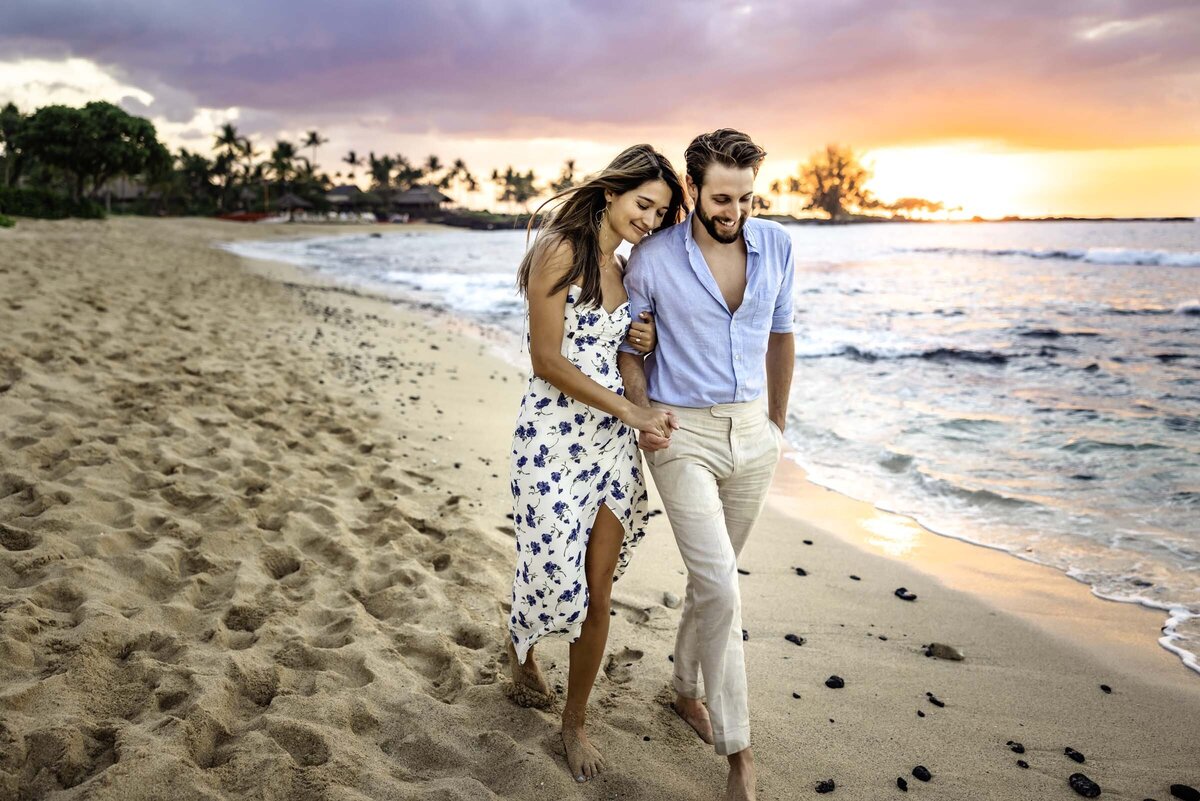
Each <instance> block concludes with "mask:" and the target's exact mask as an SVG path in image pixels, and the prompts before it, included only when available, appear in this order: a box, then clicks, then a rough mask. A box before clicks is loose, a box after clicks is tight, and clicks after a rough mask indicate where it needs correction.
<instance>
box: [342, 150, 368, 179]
mask: <svg viewBox="0 0 1200 801" xmlns="http://www.w3.org/2000/svg"><path fill="white" fill-rule="evenodd" d="M342 161H344V162H346V163H347V164H349V165H350V172H349V173H348V174H347V175H346V177H347V178H349V179H350V180H351V181H353V180H354V171H355V170H356V169H358V168H359V167H361V166H362V163H363V160H362V159H360V158H359V157H358V154H357V153H355V152H354V151H353V150H351V151H350V152H349V153H347V154H346V155H345V156H344V157H343V158H342Z"/></svg>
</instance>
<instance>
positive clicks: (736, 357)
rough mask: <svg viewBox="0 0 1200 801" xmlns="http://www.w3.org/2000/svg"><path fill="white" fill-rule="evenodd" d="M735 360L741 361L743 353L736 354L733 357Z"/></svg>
mask: <svg viewBox="0 0 1200 801" xmlns="http://www.w3.org/2000/svg"><path fill="white" fill-rule="evenodd" d="M733 360H734V361H735V362H740V361H741V360H742V357H741V355H740V354H738V355H735V356H734V357H733Z"/></svg>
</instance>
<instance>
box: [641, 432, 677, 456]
mask: <svg viewBox="0 0 1200 801" xmlns="http://www.w3.org/2000/svg"><path fill="white" fill-rule="evenodd" d="M670 444H671V438H670V437H660V436H658V435H657V434H652V433H650V432H649V431H642V432H640V433H639V434H638V447H639V448H641V449H642V450H644V451H661V450H662V449H663V448H666V447H669V446H670Z"/></svg>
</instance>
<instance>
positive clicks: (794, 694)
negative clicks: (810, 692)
mask: <svg viewBox="0 0 1200 801" xmlns="http://www.w3.org/2000/svg"><path fill="white" fill-rule="evenodd" d="M792 697H793V698H799V697H800V693H792Z"/></svg>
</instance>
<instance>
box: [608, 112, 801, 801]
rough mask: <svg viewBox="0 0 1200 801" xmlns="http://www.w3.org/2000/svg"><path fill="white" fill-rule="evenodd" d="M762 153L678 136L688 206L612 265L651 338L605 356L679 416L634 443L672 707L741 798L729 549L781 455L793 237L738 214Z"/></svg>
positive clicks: (738, 661)
mask: <svg viewBox="0 0 1200 801" xmlns="http://www.w3.org/2000/svg"><path fill="white" fill-rule="evenodd" d="M765 155H766V152H765V151H764V150H763V149H762V148H761V147H759V146H758V145H756V144H754V142H752V141H751V140H750V138H749V137H748V136H746V135H745V134H743V133H740V132H738V131H734V130H731V129H728V128H723V129H721V130H718V131H713V132H712V133H709V134H703V135H701V136H698V137H696V139H694V140H693V141H692V143H691V145H689V146H688V149H687V153H686V156H685V159H686V162H687V190H688V192H689V194H690V195H691V198H692V204H693V206H694V209H695V210H694V211H693V212H692V214H691V215H690V216H689V217H688V219H687V220H685V221H684V222H682V223H679V224H678V225H676V226H674V227H673V228H670V229H667V230H666V231H661V232H659V233H657V234H654V235H653V236H652V237H650V238H649V239H647V240H646V241H645V242H643V243H642V244H640V245H639V246H638V247H637V248H635V249H634V251H633V254H632V256H631V257H630V260H629V265H628V267H627V269H626V272H625V288H626V290H627V291H628V293H629V302H630V312H631V313H632V315H633V318H634V319H638V315H640V314H641V313H642V312H643V311H650V312H653V314H654V319H655V321H656V323H657V325H658V348H657V349H656V351H655V352H654V353H653V354H651V355H650V356H649V357H647V358H646V360H645V362H644V363H643V361H642V358H641V357H640V356H639V355H638V354H636V353H633V352H632V349H631V348H627V347H626V346H622V353H621V354H620V355H619V356H618V364H619V367H620V370H621V375H622V378H623V381H624V384H625V393H626V395H627V397H628V398H629V399H630V400H631V401H633V402H634V403H638V404H641V405H647V406H657V407H661V408H664V409H670V410H671V411H673V412H675V415H676V417H677V419H678V422H679V428H678V429H677V430H676V431H674V432H673V433H672V434H671V436H670V438H663V437H657V436H655V435H652V434H642V435H641V438H640V440H639V445H640V446H641V447H642V449H643V450H644V451H645V452H646V463H647V465H648V466H649V469H650V474H651V475H652V476H653V477H654V483H655V485H656V486H657V487H658V491H659V494H660V495H661V496H662V499H663V504H664V505H665V506H666V511H667V517H668V518H669V519H670V521H671V528H672V529H673V530H674V533H675V541H676V543H677V544H678V545H679V551H680V553H681V554H682V556H683V561H684V564H685V565H686V566H687V571H688V579H687V594H686V597H685V599H684V604H683V615H682V619H681V620H680V623H679V632H678V635H677V637H676V641H675V661H674V667H675V675H674V682H673V683H674V687H675V692H676V698H675V710H676V711H677V712H678V714H679V715H680V716H681V717H682V718H683V719H684V720H685V721H687V722H688V724H689V725H691V726H692V728H693V729H695V730H696V733H697V734H699V735H700V737H701V738H702V739H703V740H704V741H705V742H707V743H711V744H713V745H714V746H715V747H716V751H717V753H718V754H721V755H723V756H727V757H728V758H729V779H728V782H727V785H726V797H727V799H730V801H734V800H737V801H742V799H753V798H754V760H753V756H752V754H751V751H750V716H749V708H748V703H747V690H746V668H745V663H744V660H743V655H742V622H741V596H740V592H739V589H738V581H737V579H738V574H737V557H738V554H739V553H740V552H741V550H742V546H743V545H744V544H745V542H746V537H747V535H748V534H749V533H750V528H751V527H752V526H753V524H754V521H755V519H756V518H757V517H758V515H759V513H760V512H761V511H762V507H763V504H764V502H765V500H766V495H767V489H768V487H769V486H770V483H771V478H772V477H773V475H774V473H775V465H776V463H777V462H778V460H779V453H780V450H781V448H782V445H783V429H784V427H785V425H786V420H787V404H788V392H789V390H790V388H791V382H792V364H793V360H794V358H795V342H794V340H793V336H792V285H793V274H794V272H795V268H794V264H793V259H792V242H791V237H790V236H789V235H788V234H787V232H786V231H785V230H784V229H783V228H782V227H781V226H779V225H777V224H776V223H772V222H767V221H764V220H757V219H754V218H752V217H751V216H750V212H751V206H752V203H753V197H754V179H755V176H756V175H757V173H758V168H759V166H760V165H761V164H762V160H763V158H764V157H765ZM764 396H765V397H764ZM701 675H703V677H704V691H705V692H704V695H705V698H706V702H705V701H702V700H701V691H700V676H701Z"/></svg>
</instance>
